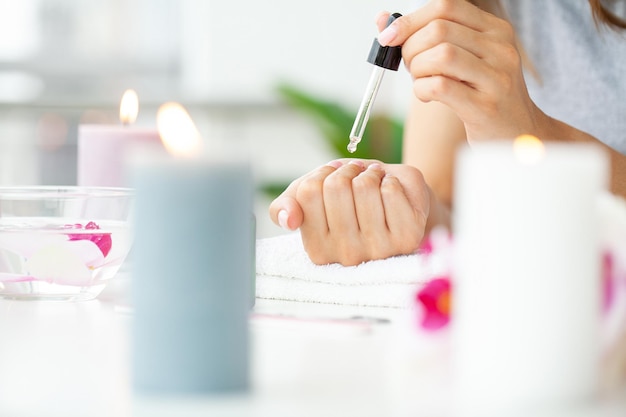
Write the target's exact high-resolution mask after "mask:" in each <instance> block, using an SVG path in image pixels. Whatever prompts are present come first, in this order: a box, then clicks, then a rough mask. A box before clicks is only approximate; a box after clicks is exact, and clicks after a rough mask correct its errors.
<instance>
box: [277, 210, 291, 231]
mask: <svg viewBox="0 0 626 417" xmlns="http://www.w3.org/2000/svg"><path fill="white" fill-rule="evenodd" d="M288 220H289V213H287V210H281V211H279V212H278V224H279V225H280V227H282V228H283V229H287V230H290V229H289V225H288V224H287V221H288Z"/></svg>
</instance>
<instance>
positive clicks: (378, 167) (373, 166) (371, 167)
mask: <svg viewBox="0 0 626 417" xmlns="http://www.w3.org/2000/svg"><path fill="white" fill-rule="evenodd" d="M367 169H383V167H382V165H380V164H379V163H377V162H374V163H373V164H370V165H369V166H368V167H367Z"/></svg>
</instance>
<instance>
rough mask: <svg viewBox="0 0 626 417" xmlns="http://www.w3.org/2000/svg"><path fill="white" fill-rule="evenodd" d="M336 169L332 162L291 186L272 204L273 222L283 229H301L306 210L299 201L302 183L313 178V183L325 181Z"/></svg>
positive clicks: (270, 209)
mask: <svg viewBox="0 0 626 417" xmlns="http://www.w3.org/2000/svg"><path fill="white" fill-rule="evenodd" d="M339 165H340V164H339ZM334 169H335V167H334V166H333V163H332V162H331V163H329V164H327V165H325V166H323V167H320V168H318V169H317V170H314V171H312V172H310V173H308V174H306V175H303V176H302V177H300V178H298V179H297V180H295V181H293V182H292V183H291V184H289V186H288V187H287V189H286V190H285V191H283V192H282V194H281V195H280V196H278V197H277V198H276V199H275V200H274V201H272V203H271V204H270V207H269V213H270V218H271V219H272V221H273V222H274V223H275V224H276V225H278V226H280V227H282V228H283V229H287V230H296V229H297V228H299V227H300V226H301V225H302V222H303V221H304V210H303V209H302V206H301V205H300V203H299V202H298V199H297V194H298V190H299V188H300V185H301V183H302V182H304V181H306V180H309V179H311V178H312V179H313V181H315V180H316V178H318V179H322V180H323V178H325V177H326V176H327V175H328V174H330V173H331V172H333V171H334ZM309 186H311V185H309ZM308 192H310V193H314V191H313V190H308Z"/></svg>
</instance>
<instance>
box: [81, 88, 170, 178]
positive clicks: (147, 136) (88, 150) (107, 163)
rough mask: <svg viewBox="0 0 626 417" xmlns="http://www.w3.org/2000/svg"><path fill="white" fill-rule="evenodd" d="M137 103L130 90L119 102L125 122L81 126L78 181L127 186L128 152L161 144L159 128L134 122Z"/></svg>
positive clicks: (122, 119)
mask: <svg viewBox="0 0 626 417" xmlns="http://www.w3.org/2000/svg"><path fill="white" fill-rule="evenodd" d="M138 106H139V104H138V100H137V96H136V94H135V93H134V91H132V90H128V91H126V93H125V94H124V96H123V97H122V101H121V103H120V120H121V123H122V124H120V125H119V126H112V125H80V126H79V127H78V155H77V183H78V185H83V186H103V187H127V186H128V184H129V180H128V178H127V177H128V168H127V167H128V158H129V153H130V152H132V150H133V149H134V148H139V147H141V148H143V147H146V146H155V147H157V148H158V147H162V143H161V139H160V137H159V133H158V131H157V130H156V128H141V127H134V126H132V123H133V122H134V121H135V119H136V117H137V113H138V111H139V107H138Z"/></svg>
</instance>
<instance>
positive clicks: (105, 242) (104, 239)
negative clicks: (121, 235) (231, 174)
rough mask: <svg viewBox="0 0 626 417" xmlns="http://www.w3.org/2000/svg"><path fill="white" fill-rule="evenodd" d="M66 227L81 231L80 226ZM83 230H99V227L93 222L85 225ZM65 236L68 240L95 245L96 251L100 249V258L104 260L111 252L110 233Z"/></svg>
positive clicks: (81, 226) (81, 227)
mask: <svg viewBox="0 0 626 417" xmlns="http://www.w3.org/2000/svg"><path fill="white" fill-rule="evenodd" d="M66 227H67V228H70V229H83V225H82V224H74V225H67V226H66ZM84 229H85V230H99V229H100V226H98V225H97V224H96V223H94V222H89V223H87V224H86V225H85V227H84ZM67 236H68V237H69V239H70V240H89V241H91V242H93V243H95V244H96V246H98V249H100V252H102V256H104V257H105V258H106V256H107V255H108V254H109V252H110V251H111V246H113V241H112V240H111V233H70V234H68V235H67Z"/></svg>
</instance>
